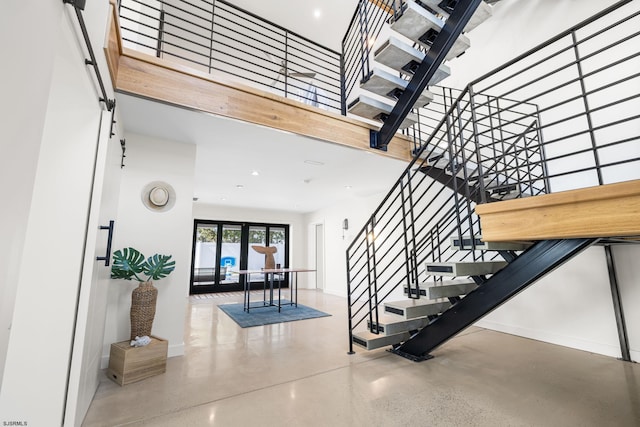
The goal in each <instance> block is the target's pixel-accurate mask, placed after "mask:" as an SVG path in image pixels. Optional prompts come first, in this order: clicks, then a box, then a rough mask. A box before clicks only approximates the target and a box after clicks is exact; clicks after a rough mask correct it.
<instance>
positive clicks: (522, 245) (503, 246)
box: [451, 236, 532, 251]
mask: <svg viewBox="0 0 640 427" xmlns="http://www.w3.org/2000/svg"><path fill="white" fill-rule="evenodd" d="M462 244H463V245H464V246H465V249H466V250H470V249H471V236H462ZM531 244H532V243H531V242H517V241H513V242H485V241H483V240H482V237H481V236H475V246H476V249H477V250H483V251H524V250H525V249H528V248H529V246H531ZM451 248H453V249H460V248H461V245H460V238H459V237H458V236H454V237H452V238H451Z"/></svg>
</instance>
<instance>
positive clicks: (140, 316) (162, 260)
mask: <svg viewBox="0 0 640 427" xmlns="http://www.w3.org/2000/svg"><path fill="white" fill-rule="evenodd" d="M175 265H176V262H175V261H172V260H171V255H160V254H155V255H153V256H151V257H149V258H145V256H144V255H142V254H141V253H140V251H138V250H137V249H134V248H124V249H120V250H117V251H115V252H114V254H113V264H112V267H111V278H112V279H124V280H136V281H138V282H139V285H138V287H137V288H135V289H134V290H133V292H131V312H130V317H131V340H135V339H136V337H143V336H147V337H150V336H151V327H152V326H153V319H154V317H155V315H156V301H157V298H158V289H157V288H156V287H155V286H153V280H160V279H162V278H165V277H167V276H168V275H169V274H170V273H171V272H172V271H173V270H174V268H175Z"/></svg>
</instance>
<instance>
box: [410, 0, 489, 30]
mask: <svg viewBox="0 0 640 427" xmlns="http://www.w3.org/2000/svg"><path fill="white" fill-rule="evenodd" d="M421 2H422V3H423V4H424V5H426V6H428V7H430V8H431V9H433V10H434V11H436V12H438V13H440V14H442V15H444V16H445V17H447V18H448V17H449V12H447V11H446V10H444V9H442V8H441V7H440V3H442V0H421ZM492 15H493V8H492V7H491V6H489V5H488V4H487V3H485V2H480V5H479V6H478V8H477V9H476V11H475V12H474V14H473V16H472V17H471V19H470V20H469V22H468V23H467V25H466V26H465V27H464V31H471V30H473V29H474V28H476V27H477V26H478V25H480V24H482V23H483V22H484V21H486V20H487V19H489V18H491V16H492Z"/></svg>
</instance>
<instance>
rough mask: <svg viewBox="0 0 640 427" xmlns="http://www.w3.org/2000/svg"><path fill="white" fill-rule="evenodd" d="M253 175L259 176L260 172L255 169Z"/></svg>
mask: <svg viewBox="0 0 640 427" xmlns="http://www.w3.org/2000/svg"><path fill="white" fill-rule="evenodd" d="M251 175H253V176H258V175H260V172H258V171H253V172H251Z"/></svg>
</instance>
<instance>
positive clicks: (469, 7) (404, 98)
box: [370, 0, 482, 150]
mask: <svg viewBox="0 0 640 427" xmlns="http://www.w3.org/2000/svg"><path fill="white" fill-rule="evenodd" d="M481 1H482V0H460V1H459V2H458V4H457V5H456V8H455V9H454V11H453V13H452V14H451V16H449V19H447V22H446V24H445V25H444V27H443V28H442V30H441V31H440V33H439V34H438V36H437V37H436V39H435V41H434V43H433V45H432V46H431V48H430V49H429V51H428V52H427V54H426V56H425V58H424V59H423V61H422V64H420V66H419V67H418V70H417V71H416V73H415V74H414V76H413V78H412V79H411V81H410V82H409V84H408V85H407V88H406V90H405V91H404V92H403V93H402V95H401V96H400V99H399V100H398V102H397V103H396V105H395V107H394V108H393V110H392V111H391V114H389V117H388V118H387V120H385V122H384V125H383V126H382V128H381V129H380V131H377V132H376V131H371V143H370V144H371V146H372V147H373V148H378V149H382V150H384V149H386V147H387V145H389V142H391V139H393V136H394V135H395V133H396V131H397V130H398V128H400V125H401V124H402V122H403V120H404V119H405V117H407V114H409V112H410V111H411V109H412V108H413V106H414V105H415V103H416V101H417V100H418V98H419V97H420V95H421V94H422V92H424V90H425V88H426V87H427V85H428V84H429V81H430V80H431V78H432V77H433V75H434V74H435V73H436V71H437V70H438V67H439V66H440V64H442V62H443V61H444V59H445V57H446V55H447V53H448V52H449V50H451V47H452V46H453V44H454V43H455V41H456V39H457V38H458V37H459V36H460V34H462V31H463V30H464V27H465V26H466V25H467V22H469V19H471V16H472V15H473V13H474V12H475V11H476V9H477V8H478V5H479V4H480V2H481Z"/></svg>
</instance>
